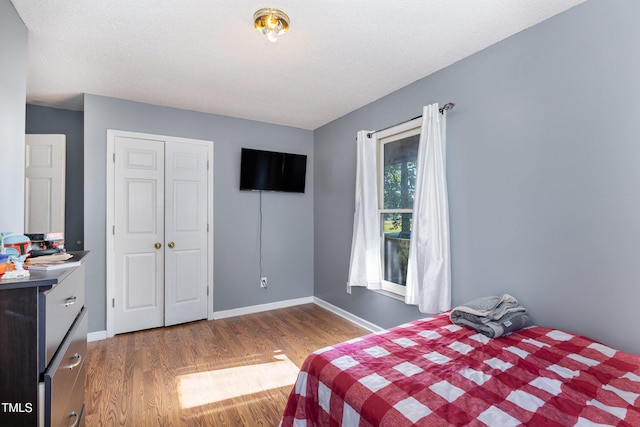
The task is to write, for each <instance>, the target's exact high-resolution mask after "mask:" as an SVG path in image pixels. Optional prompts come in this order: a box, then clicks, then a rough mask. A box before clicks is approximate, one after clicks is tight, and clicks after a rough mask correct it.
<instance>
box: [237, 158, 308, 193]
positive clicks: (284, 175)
mask: <svg viewBox="0 0 640 427" xmlns="http://www.w3.org/2000/svg"><path fill="white" fill-rule="evenodd" d="M306 174H307V156H306V155H304V154H291V153H279V152H275V151H263V150H254V149H251V148H243V149H242V157H241V161H240V189H241V190H258V191H285V192H291V193H304V184H305V177H306Z"/></svg>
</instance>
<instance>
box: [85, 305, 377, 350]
mask: <svg viewBox="0 0 640 427" xmlns="http://www.w3.org/2000/svg"><path fill="white" fill-rule="evenodd" d="M302 304H316V305H318V306H320V307H322V308H324V309H325V310H328V311H330V312H332V313H334V314H337V315H338V316H340V317H342V318H343V319H346V320H348V321H350V322H351V323H353V324H355V325H358V326H360V327H361V328H364V329H366V330H368V331H371V332H380V331H382V330H384V328H381V327H380V326H378V325H376V324H374V323H371V322H369V321H367V320H364V319H363V318H361V317H358V316H356V315H355V314H353V313H350V312H348V311H346V310H343V309H342V308H340V307H338V306H335V305H333V304H330V303H328V302H326V301H325V300H323V299H320V298H318V297H304V298H297V299H290V300H284V301H277V302H270V303H267V304H258V305H251V306H248V307H241V308H234V309H231V310H222V311H214V312H213V319H210V320H218V319H226V318H229V317H236V316H244V315H245V314H253V313H260V312H262V311H269V310H277V309H279V308H287V307H294V306H296V305H302ZM106 338H107V331H96V332H89V333H88V334H87V342H92V341H100V340H104V339H106Z"/></svg>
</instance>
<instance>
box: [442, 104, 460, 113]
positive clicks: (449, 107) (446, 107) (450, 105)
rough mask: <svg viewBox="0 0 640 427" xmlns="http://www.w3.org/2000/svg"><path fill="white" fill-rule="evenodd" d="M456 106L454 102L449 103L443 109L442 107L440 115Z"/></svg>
mask: <svg viewBox="0 0 640 427" xmlns="http://www.w3.org/2000/svg"><path fill="white" fill-rule="evenodd" d="M455 106H456V104H454V103H453V102H447V103H446V104H444V105H443V106H442V107H440V114H444V112H445V111H447V110H451V109H452V108H453V107H455Z"/></svg>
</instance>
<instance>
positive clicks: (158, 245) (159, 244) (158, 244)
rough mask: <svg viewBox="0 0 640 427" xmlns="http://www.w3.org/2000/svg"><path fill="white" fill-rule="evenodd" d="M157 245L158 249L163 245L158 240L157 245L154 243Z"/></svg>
mask: <svg viewBox="0 0 640 427" xmlns="http://www.w3.org/2000/svg"><path fill="white" fill-rule="evenodd" d="M153 246H155V247H156V249H160V248H161V247H162V243H160V242H157V243H156V244H155V245H153Z"/></svg>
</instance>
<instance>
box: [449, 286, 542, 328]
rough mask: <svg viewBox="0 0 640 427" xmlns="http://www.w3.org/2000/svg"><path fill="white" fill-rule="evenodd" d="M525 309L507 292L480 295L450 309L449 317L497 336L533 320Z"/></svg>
mask: <svg viewBox="0 0 640 427" xmlns="http://www.w3.org/2000/svg"><path fill="white" fill-rule="evenodd" d="M526 313H527V309H526V308H524V307H523V306H521V305H519V304H518V300H517V299H515V298H514V297H512V296H511V295H509V294H504V295H502V296H489V297H481V298H477V299H474V300H472V301H469V302H467V303H465V304H462V305H459V306H457V307H455V308H454V309H453V310H451V313H450V314H449V318H450V319H451V321H452V322H453V323H455V324H456V325H462V326H467V327H470V328H472V329H475V330H477V331H478V332H480V333H481V334H484V335H486V336H488V337H490V338H497V337H500V336H502V335H506V334H509V333H511V332H513V331H516V330H518V329H521V328H526V327H528V326H531V325H532V324H533V322H532V321H531V318H530V317H529V316H527V314H526Z"/></svg>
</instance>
